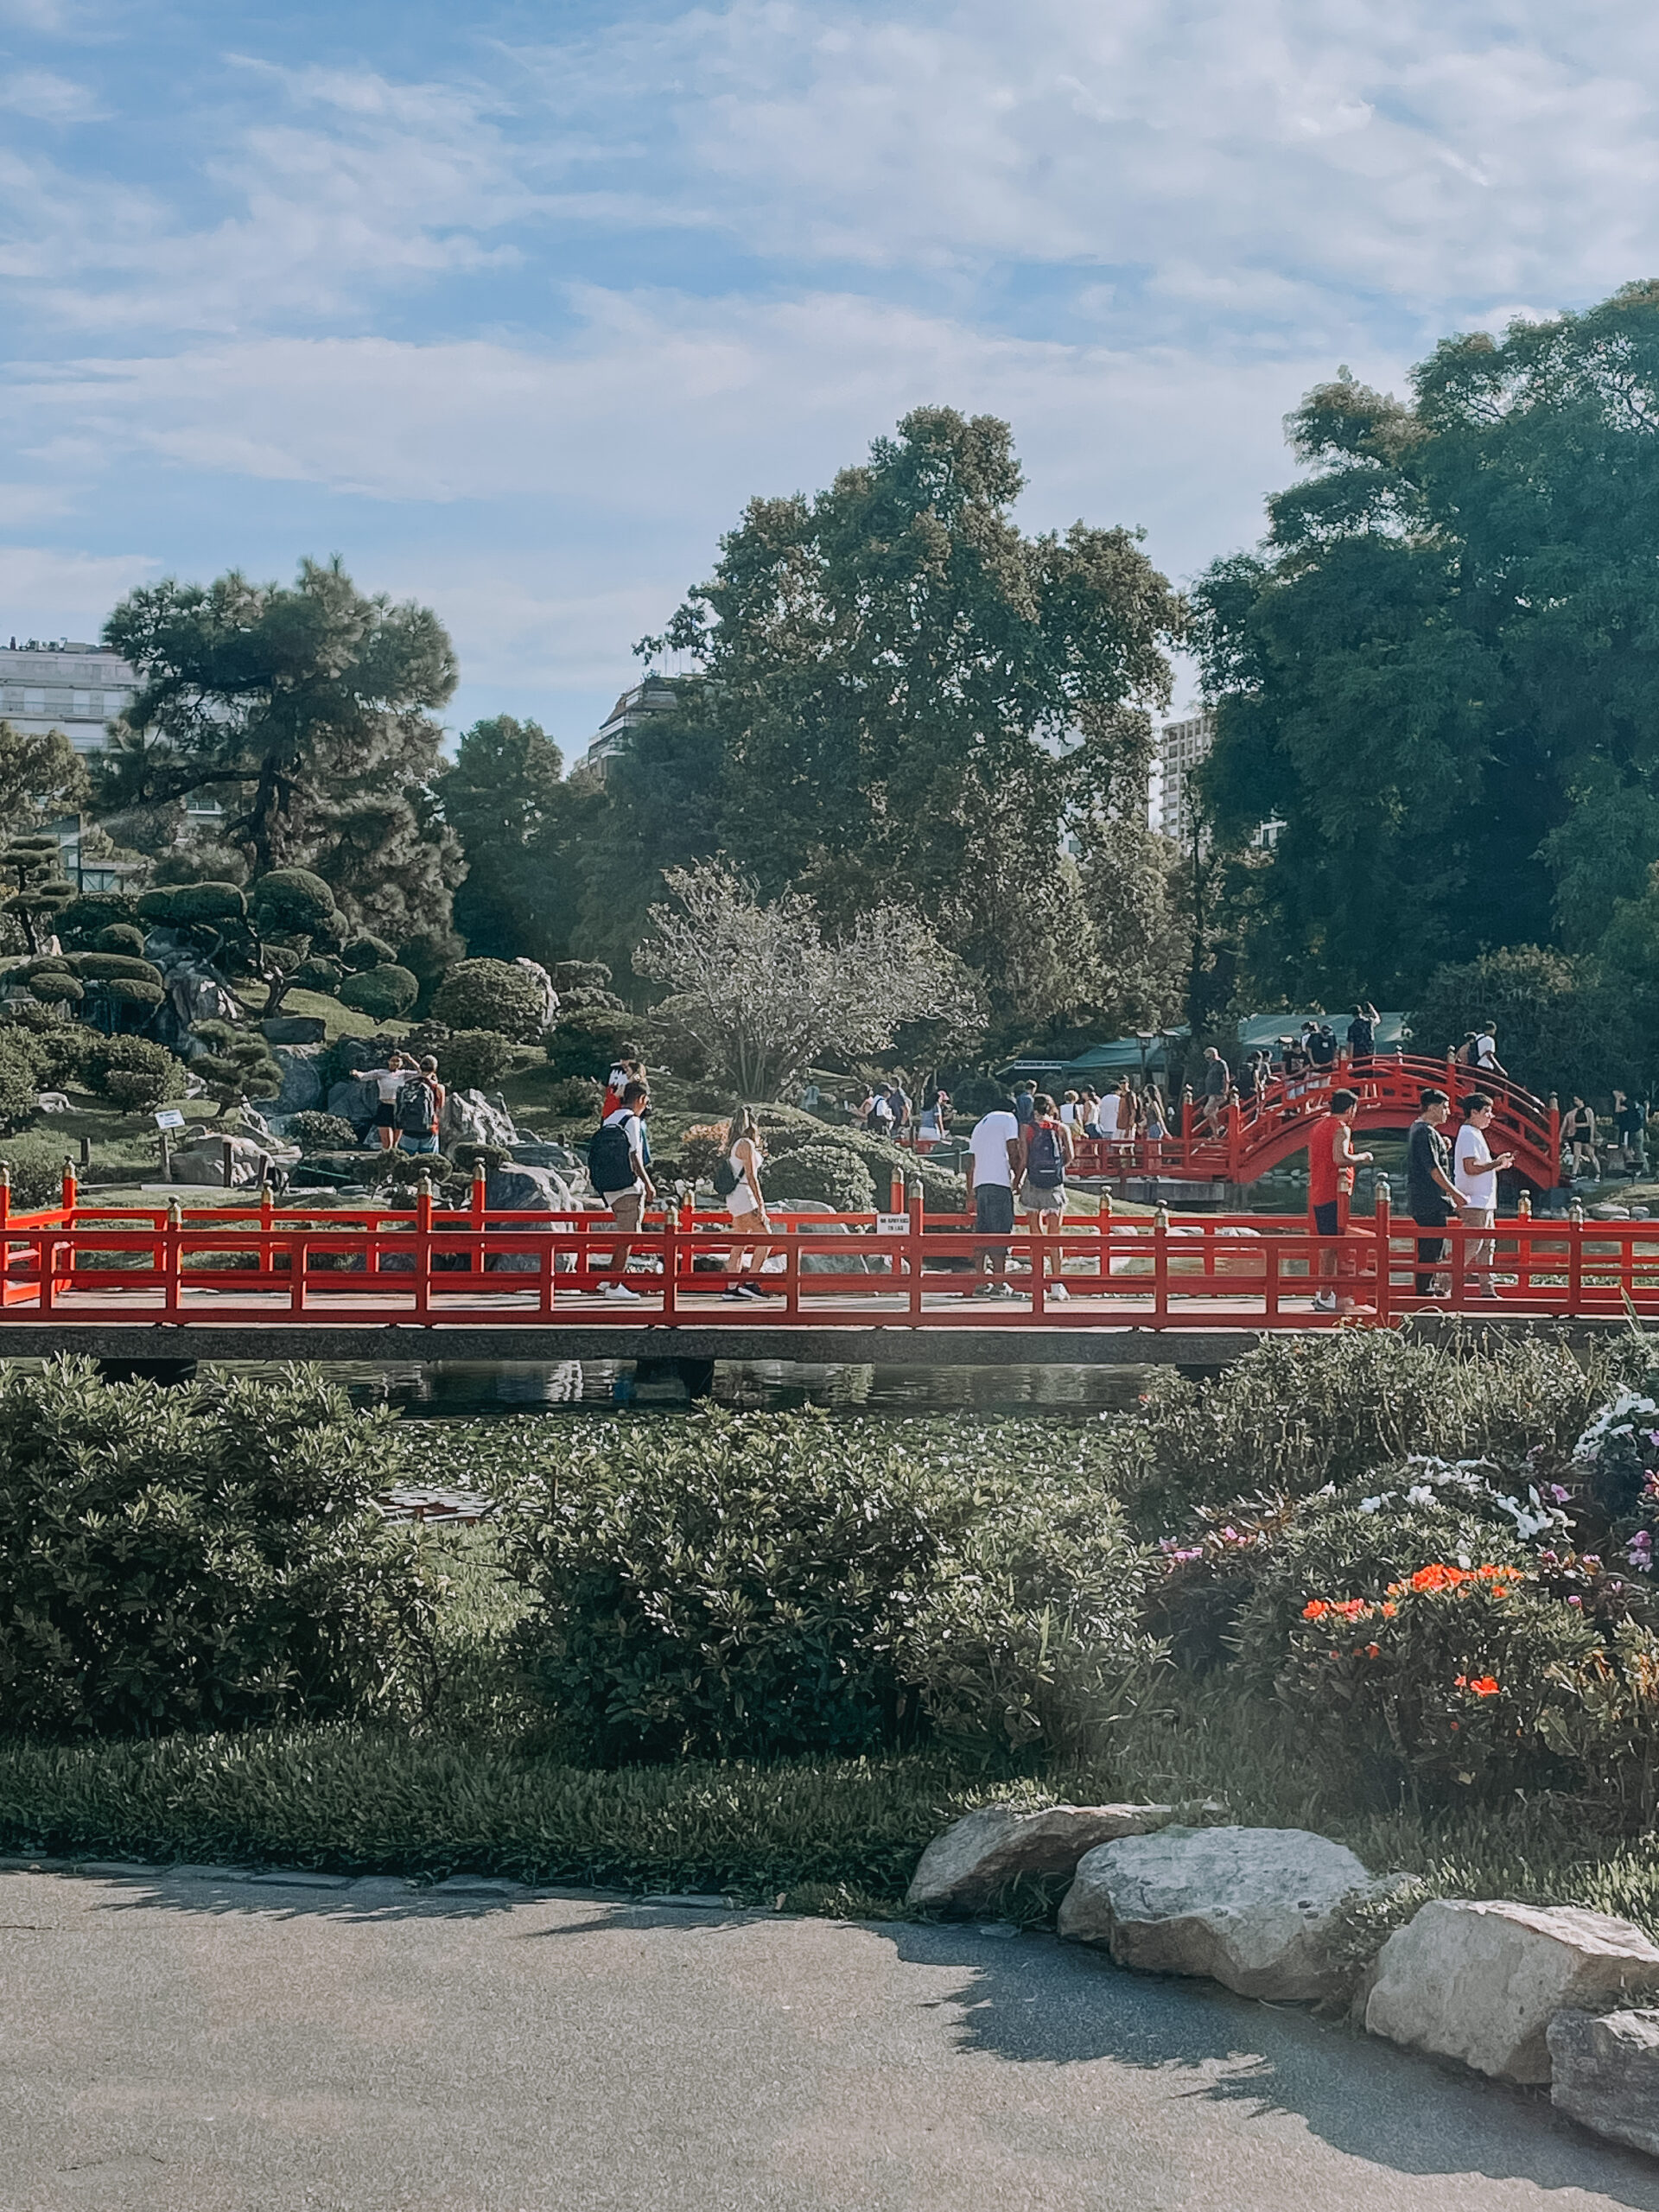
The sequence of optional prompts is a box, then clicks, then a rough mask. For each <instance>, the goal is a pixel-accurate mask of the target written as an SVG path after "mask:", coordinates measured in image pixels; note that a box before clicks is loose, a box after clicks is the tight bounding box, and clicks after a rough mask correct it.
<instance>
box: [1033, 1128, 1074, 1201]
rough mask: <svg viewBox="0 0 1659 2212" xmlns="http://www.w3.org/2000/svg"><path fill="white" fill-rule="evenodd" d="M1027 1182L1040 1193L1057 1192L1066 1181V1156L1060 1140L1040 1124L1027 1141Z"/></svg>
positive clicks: (1049, 1129)
mask: <svg viewBox="0 0 1659 2212" xmlns="http://www.w3.org/2000/svg"><path fill="white" fill-rule="evenodd" d="M1026 1180H1027V1183H1030V1184H1032V1185H1033V1186H1034V1187H1035V1188H1036V1189H1037V1190H1039V1191H1057V1190H1058V1188H1059V1186H1060V1185H1061V1184H1062V1183H1064V1182H1065V1154H1064V1153H1063V1152H1062V1151H1061V1149H1060V1140H1059V1138H1058V1135H1056V1134H1055V1132H1054V1131H1053V1130H1052V1129H1051V1128H1045V1126H1044V1125H1043V1123H1042V1122H1038V1123H1037V1124H1036V1125H1035V1127H1034V1128H1033V1130H1032V1132H1031V1135H1030V1136H1029V1137H1028V1138H1027V1142H1026Z"/></svg>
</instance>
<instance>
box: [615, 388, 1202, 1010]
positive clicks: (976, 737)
mask: <svg viewBox="0 0 1659 2212" xmlns="http://www.w3.org/2000/svg"><path fill="white" fill-rule="evenodd" d="M1022 481H1023V479H1022V477H1021V474H1020V467H1019V463H1018V461H1017V460H1016V459H1015V456H1014V446H1013V440H1012V435H1011V434H1010V431H1009V429H1008V426H1007V424H1006V423H1001V422H998V421H997V420H995V418H994V417H991V416H976V417H975V418H973V419H972V420H969V419H966V418H964V417H963V416H961V415H959V414H957V413H956V412H955V411H954V410H951V409H949V408H942V407H930V408H919V409H918V410H915V411H914V412H913V413H912V414H910V415H908V416H906V417H905V419H904V421H903V422H902V423H900V424H899V432H898V435H897V436H896V437H893V438H882V439H879V440H878V441H877V442H876V443H875V444H874V447H873V448H871V452H870V457H869V459H868V461H867V462H865V463H864V464H862V465H861V466H860V467H854V468H849V469H844V470H842V472H841V474H839V475H838V476H837V477H836V480H835V481H834V483H833V484H832V485H831V486H830V487H829V489H828V490H827V491H824V492H822V493H818V494H817V496H816V497H815V498H812V499H806V498H804V497H801V496H796V497H792V498H786V499H755V500H753V501H752V502H751V503H750V505H749V506H748V507H747V510H746V512H745V513H744V516H743V518H742V520H741V523H740V524H739V525H738V526H737V528H736V529H735V530H734V531H731V532H730V533H729V535H728V536H727V537H725V538H724V539H723V540H722V541H721V558H720V561H719V563H718V565H717V567H716V569H715V574H714V575H713V577H712V578H711V579H710V580H709V582H707V583H705V584H703V585H702V586H700V587H699V588H697V589H696V591H694V592H693V593H692V594H690V598H689V599H688V601H686V603H685V605H684V606H683V607H682V608H681V609H680V610H679V612H678V613H677V615H676V616H675V618H674V620H673V621H672V622H671V624H670V625H669V626H668V629H667V631H666V632H664V636H663V637H661V638H658V639H647V640H645V643H644V645H643V646H642V651H649V652H656V651H658V650H659V649H662V648H669V649H672V650H674V651H676V652H680V653H683V654H685V655H688V656H690V658H691V660H692V661H693V663H694V664H695V665H696V670H697V671H698V673H697V675H696V676H695V677H691V678H690V679H682V680H681V681H680V683H679V685H678V688H679V690H680V691H681V697H682V707H681V712H680V713H679V715H672V716H671V715H663V716H660V717H652V719H651V721H649V722H648V723H647V724H646V725H645V728H642V729H641V730H640V731H639V732H637V733H636V734H635V736H634V740H633V745H632V760H631V761H630V756H629V754H628V753H624V754H622V755H621V756H620V757H619V759H618V760H617V761H616V762H614V763H613V764H611V765H610V766H609V767H608V769H607V801H608V804H607V810H606V812H605V815H604V817H603V819H602V821H601V823H598V824H597V825H595V828H594V836H593V838H592V840H591V842H590V845H589V849H588V864H589V866H590V867H591V868H592V871H593V880H594V881H595V882H597V883H599V884H601V885H602V887H603V890H604V895H605V896H606V897H607V899H610V900H611V901H612V903H613V906H614V903H615V901H616V899H618V897H619V896H620V898H621V899H630V898H637V897H639V896H641V895H648V894H649V893H650V892H651V891H652V888H653V887H654V879H655V878H656V876H657V875H658V874H660V872H661V871H662V869H663V868H664V867H665V866H666V867H671V866H674V865H676V864H677V863H679V862H680V861H682V860H683V859H684V858H685V857H688V856H689V855H690V853H695V854H696V855H698V856H699V857H706V856H709V855H712V854H713V853H715V852H717V851H718V852H723V853H724V854H725V855H727V856H728V859H729V861H731V863H732V865H733V866H734V867H735V868H738V869H740V870H741V873H742V874H743V875H744V876H745V877H746V878H747V879H752V880H753V882H754V884H755V885H756V887H757V889H758V891H759V893H760V896H761V897H762V898H763V899H770V898H775V897H777V896H779V894H781V893H784V892H785V891H787V890H789V889H790V888H791V887H794V888H798V890H800V891H801V892H802V893H804V894H806V895H808V896H810V898H811V899H813V900H814V902H815V905H816V906H817V909H818V910H819V911H820V912H822V914H823V917H824V918H825V920H826V921H827V922H828V923H829V925H831V926H832V927H834V928H836V929H838V930H849V929H851V928H853V927H855V925H856V923H857V919H858V918H859V917H860V916H861V915H864V914H868V912H870V911H872V910H873V909H874V907H876V906H881V905H883V904H886V903H888V902H897V903H902V904H905V905H906V906H912V907H913V908H915V909H917V910H918V911H919V912H920V913H921V914H923V915H924V916H925V918H927V920H928V922H929V923H930V924H931V925H932V926H933V927H934V928H935V929H936V930H937V931H938V936H939V938H940V939H941V941H942V942H943V943H944V944H945V945H947V946H949V947H950V949H951V950H955V951H957V952H958V953H959V954H960V955H961V956H962V957H963V959H965V960H966V961H967V962H968V963H969V965H970V966H972V967H973V968H974V969H976V970H977V971H979V972H980V973H981V974H982V975H983V976H985V977H986V978H987V980H988V982H989V984H990V986H991V988H992V993H993V996H994V999H995V1000H996V1001H997V1002H998V1003H999V1005H1000V1006H1001V1007H1003V1008H1006V1009H1013V1010H1017V1012H1018V1014H1019V1015H1020V1019H1022V1020H1026V1021H1027V1022H1029V1021H1030V1020H1032V1019H1033V1017H1036V1018H1039V1019H1040V1018H1042V1017H1043V1016H1044V1015H1045V1014H1046V1013H1047V1012H1048V1011H1050V1008H1051V1005H1052V1001H1053V999H1054V997H1055V995H1057V994H1058V995H1059V996H1060V997H1061V998H1062V999H1064V998H1065V997H1067V996H1068V995H1069V996H1071V998H1073V999H1075V998H1076V997H1077V995H1079V992H1078V987H1077V965H1078V963H1079V961H1080V960H1086V959H1087V957H1088V955H1089V951H1090V938H1089V934H1088V931H1087V929H1086V926H1085V927H1082V928H1079V923H1080V920H1081V917H1080V914H1079V910H1078V908H1077V904H1076V901H1075V899H1074V898H1071V897H1070V896H1069V895H1068V892H1067V889H1066V886H1065V875H1064V872H1063V871H1061V870H1060V869H1058V868H1057V865H1056V857H1057V855H1058V850H1059V848H1060V842H1061V837H1062V834H1063V832H1064V831H1065V829H1066V827H1067V825H1068V824H1069V823H1072V822H1074V821H1077V820H1079V819H1082V818H1084V817H1088V816H1090V815H1091V814H1097V815H1099V816H1100V817H1109V816H1110V815H1112V814H1113V813H1116V812H1120V811H1122V810H1125V809H1129V810H1132V809H1133V808H1134V806H1135V804H1137V794H1138V795H1139V802H1138V803H1140V804H1144V794H1145V783H1146V772H1147V762H1148V759H1149V747H1150V734H1151V725H1150V719H1149V709H1152V708H1154V707H1156V706H1159V705H1161V704H1162V703H1163V702H1166V699H1167V696H1168V688H1169V671H1168V664H1167V661H1166V658H1165V654H1164V651H1163V648H1164V646H1165V645H1167V644H1168V643H1169V642H1170V641H1172V640H1173V639H1174V638H1175V637H1176V636H1177V635H1178V634H1179V631H1180V627H1181V623H1182V612H1181V607H1180V604H1179V601H1178V600H1177V599H1176V598H1175V596H1174V595H1173V594H1172V593H1171V591H1170V588H1169V587H1168V585H1167V584H1166V582H1165V580H1164V578H1163V577H1162V576H1160V575H1159V574H1158V572H1157V571H1156V570H1155V569H1154V568H1153V567H1152V565H1151V563H1149V562H1148V561H1147V558H1146V556H1145V555H1144V554H1143V553H1142V552H1141V549H1140V546H1139V544H1138V543H1137V542H1136V538H1135V535H1134V533H1133V532H1131V531H1126V530H1100V529H1092V528H1090V527H1087V526H1086V525H1085V524H1082V523H1077V524H1073V526H1072V527H1071V529H1070V530H1068V531H1065V533H1064V534H1052V533H1051V534H1047V535H1044V536H1040V537H1027V536H1026V535H1025V534H1023V533H1022V532H1021V531H1020V529H1019V528H1018V527H1017V525H1016V524H1014V521H1013V520H1012V518H1011V510H1012V507H1013V505H1014V500H1015V499H1017V497H1018V495H1019V493H1020V488H1021V485H1022ZM653 754H654V755H655V756H656V761H655V763H653V761H652V755H653ZM664 756H668V758H667V760H665V759H664ZM625 762H629V765H628V766H624V763H625ZM669 765H671V766H672V769H673V773H672V774H671V775H669V776H663V775H662V774H661V770H662V769H663V768H664V767H665V766H669ZM652 766H657V768H658V772H659V780H660V781H662V782H663V783H664V784H665V785H666V787H667V788H666V791H665V792H664V796H663V803H662V804H660V805H659V806H658V807H657V808H656V810H655V811H653V803H652V793H651V792H650V791H649V789H648V787H647V780H646V779H648V777H649V776H650V773H651V771H652ZM1049 946H1052V947H1056V948H1058V956H1059V957H1057V958H1055V959H1054V960H1052V962H1049V961H1046V960H1042V959H1039V958H1038V955H1039V951H1040V950H1042V949H1043V948H1046V947H1049ZM584 949H592V950H600V951H602V953H603V957H606V958H607V959H611V960H612V961H613V964H620V961H619V960H618V955H619V954H620V950H622V948H621V947H620V946H617V945H613V944H607V945H602V946H601V945H600V944H596V943H594V940H593V939H592V938H590V937H588V936H586V935H585V936H584ZM1033 993H1034V994H1035V995H1036V999H1035V1002H1033ZM1084 995H1086V992H1085V993H1084Z"/></svg>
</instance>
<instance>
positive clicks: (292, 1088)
mask: <svg viewBox="0 0 1659 2212" xmlns="http://www.w3.org/2000/svg"><path fill="white" fill-rule="evenodd" d="M321 1049H322V1048H321V1046H319V1045H273V1046H271V1048H270V1056H271V1058H272V1059H274V1060H275V1061H276V1063H277V1066H278V1067H279V1068H281V1070H282V1071H283V1087H282V1089H281V1090H279V1091H278V1092H277V1096H275V1097H274V1098H262V1099H261V1100H260V1101H259V1105H260V1108H261V1109H262V1111H264V1113H267V1114H282V1115H288V1114H303V1113H307V1112H308V1111H309V1110H310V1109H312V1108H313V1107H316V1106H321V1103H322V1077H321V1073H320V1072H319V1071H318V1068H317V1055H318V1053H319V1052H321Z"/></svg>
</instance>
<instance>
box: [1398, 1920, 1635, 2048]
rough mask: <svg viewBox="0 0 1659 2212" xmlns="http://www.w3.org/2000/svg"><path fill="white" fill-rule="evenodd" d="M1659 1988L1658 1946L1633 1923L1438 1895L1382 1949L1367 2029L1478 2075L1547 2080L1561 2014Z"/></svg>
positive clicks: (1399, 1929)
mask: <svg viewBox="0 0 1659 2212" xmlns="http://www.w3.org/2000/svg"><path fill="white" fill-rule="evenodd" d="M1656 1990H1659V1948H1655V1946H1654V1945H1653V1944H1652V1943H1650V1942H1649V1940H1648V1938H1647V1937H1646V1936H1644V1935H1643V1933H1642V1930H1641V1929H1639V1928H1637V1927H1636V1926H1634V1925H1633V1924H1632V1923H1630V1921H1628V1920H1616V1919H1615V1918H1614V1917H1613V1916H1612V1915H1611V1913H1605V1912H1590V1911H1586V1910H1584V1909H1582V1908H1581V1907H1580V1906H1577V1905H1529V1904H1489V1903H1475V1902H1472V1901H1471V1900H1468V1899H1464V1898H1453V1897H1435V1898H1433V1899H1431V1900H1430V1902H1429V1903H1428V1904H1426V1905H1424V1906H1423V1907H1422V1908H1421V1910H1420V1911H1419V1912H1417V1913H1416V1914H1415V1915H1414V1917H1413V1918H1412V1919H1411V1920H1409V1921H1408V1923H1406V1925H1405V1926H1404V1927H1403V1928H1398V1929H1395V1932H1394V1934H1393V1935H1392V1936H1389V1940H1388V1942H1386V1943H1385V1944H1384V1945H1383V1948H1382V1950H1381V1952H1380V1953H1379V1954H1378V1956H1377V1961H1376V1980H1375V1981H1374V1983H1373V1985H1372V1988H1371V1993H1370V1997H1369V1998H1368V1999H1366V2003H1365V2025H1366V2027H1367V2029H1368V2030H1369V2031H1370V2033H1371V2034H1372V2035H1374V2036H1386V2037H1389V2040H1390V2041H1391V2042H1393V2043H1402V2044H1408V2046H1409V2047H1410V2048H1411V2049H1413V2050H1427V2051H1432V2052H1433V2053H1434V2054H1435V2055H1436V2056H1440V2057H1442V2058H1459V2059H1461V2060H1462V2061H1463V2063H1464V2064H1465V2066H1472V2067H1473V2068H1474V2069H1475V2070H1476V2071H1477V2072H1478V2073H1481V2074H1491V2075H1497V2076H1498V2077H1499V2078H1500V2079H1502V2080H1503V2081H1507V2082H1548V2080H1549V2078H1550V2063H1549V2047H1548V2041H1547V2037H1548V2028H1549V2023H1550V2020H1551V2018H1552V2017H1553V2015H1554V2014H1555V2013H1556V2012H1561V2011H1563V2010H1566V2009H1567V2008H1570V2007H1573V2006H1578V2005H1586V2004H1593V2003H1594V2002H1595V2000H1596V1999H1601V1998H1618V1997H1637V1996H1643V1995H1645V1994H1647V1993H1649V1992H1650V1991H1656Z"/></svg>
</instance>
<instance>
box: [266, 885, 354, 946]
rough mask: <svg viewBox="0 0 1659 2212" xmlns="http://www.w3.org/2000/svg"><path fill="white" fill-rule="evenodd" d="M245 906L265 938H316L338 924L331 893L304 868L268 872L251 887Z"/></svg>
mask: <svg viewBox="0 0 1659 2212" xmlns="http://www.w3.org/2000/svg"><path fill="white" fill-rule="evenodd" d="M248 905H249V907H250V910H251V912H252V915H253V918H254V921H255V923H256V925H257V927H258V929H259V931H260V932H261V934H262V935H264V937H267V938H271V937H290V936H291V937H301V938H311V937H316V936H320V935H323V934H325V933H327V931H329V930H330V929H331V928H333V929H335V930H337V929H338V926H339V923H340V912H339V909H338V908H337V907H336V906H335V905H334V893H333V892H332V891H331V890H330V889H329V888H328V886H327V884H326V883H325V882H324V881H323V880H322V878H321V876H320V875H314V874H312V873H311V871H310V869H309V868H272V869H271V871H270V874H269V875H262V876H260V877H259V879H258V880H257V882H255V883H254V884H253V885H252V886H251V888H250V890H249V893H248ZM337 941H338V940H337V939H336V942H337Z"/></svg>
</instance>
